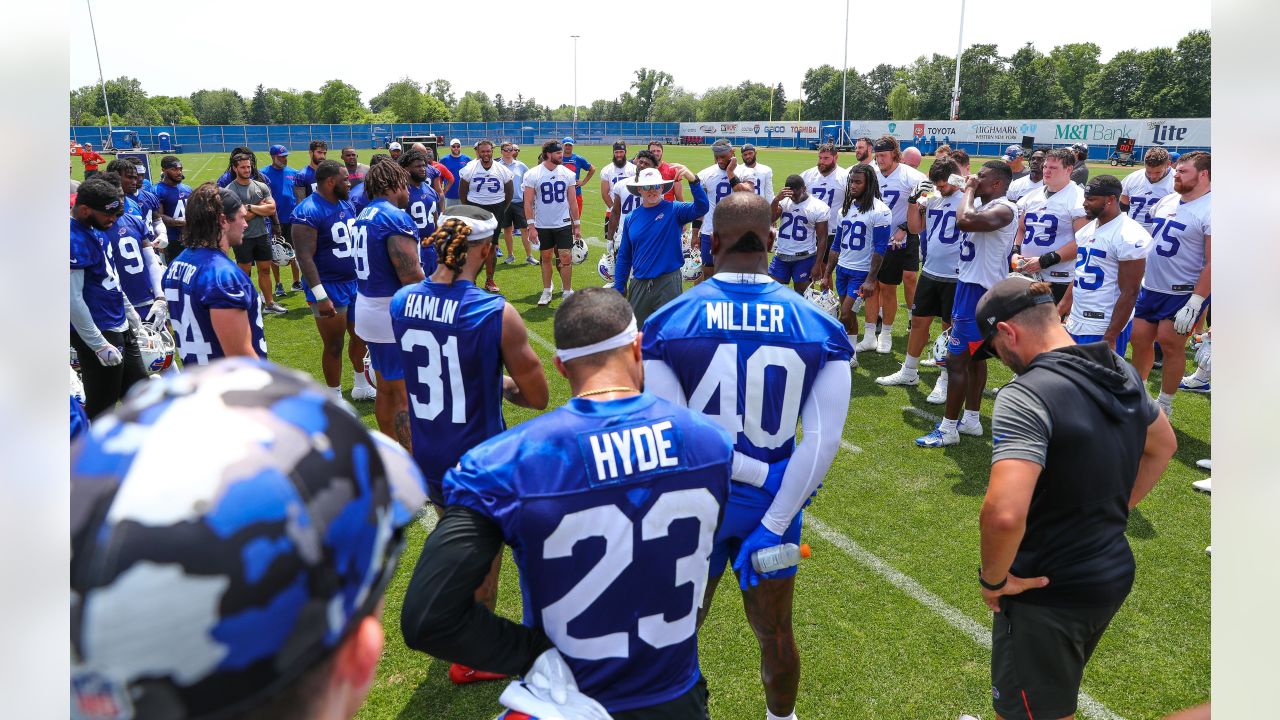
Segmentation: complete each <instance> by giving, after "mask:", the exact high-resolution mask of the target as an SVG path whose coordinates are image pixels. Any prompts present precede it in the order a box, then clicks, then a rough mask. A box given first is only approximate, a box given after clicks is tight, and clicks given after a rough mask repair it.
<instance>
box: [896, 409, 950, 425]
mask: <svg viewBox="0 0 1280 720" xmlns="http://www.w3.org/2000/svg"><path fill="white" fill-rule="evenodd" d="M902 409H903V410H904V411H906V412H909V413H911V414H912V415H915V416H916V417H920V418H924V419H925V420H928V421H929V422H935V423H939V422H942V418H940V417H938V416H937V415H934V414H933V413H931V412H929V411H928V410H921V409H920V408H918V407H916V406H914V405H903V406H902Z"/></svg>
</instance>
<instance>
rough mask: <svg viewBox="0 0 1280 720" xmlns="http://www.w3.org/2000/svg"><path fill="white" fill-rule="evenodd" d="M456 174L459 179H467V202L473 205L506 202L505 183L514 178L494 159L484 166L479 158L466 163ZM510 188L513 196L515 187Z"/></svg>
mask: <svg viewBox="0 0 1280 720" xmlns="http://www.w3.org/2000/svg"><path fill="white" fill-rule="evenodd" d="M458 176H459V177H460V178H461V180H466V181H467V202H470V203H472V204H474V205H497V204H499V203H503V202H506V200H507V189H506V185H507V183H509V182H513V181H514V179H515V176H514V175H512V174H511V171H510V170H508V169H507V167H506V166H505V165H503V164H502V163H500V162H498V161H497V160H494V161H493V162H492V163H490V164H489V167H488V168H486V167H485V166H484V165H483V164H482V163H481V162H480V158H476V159H475V160H472V161H471V162H469V163H467V164H466V166H465V167H463V168H462V170H461V171H459V172H458ZM461 180H460V181H459V182H461ZM511 190H512V193H513V195H512V197H513V198H514V197H515V195H514V192H515V188H514V187H512V188H511Z"/></svg>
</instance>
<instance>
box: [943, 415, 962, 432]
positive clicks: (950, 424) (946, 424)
mask: <svg viewBox="0 0 1280 720" xmlns="http://www.w3.org/2000/svg"><path fill="white" fill-rule="evenodd" d="M959 424H960V421H959V420H952V419H951V418H942V431H943V432H952V431H954V430H955V429H956V426H957V425H959Z"/></svg>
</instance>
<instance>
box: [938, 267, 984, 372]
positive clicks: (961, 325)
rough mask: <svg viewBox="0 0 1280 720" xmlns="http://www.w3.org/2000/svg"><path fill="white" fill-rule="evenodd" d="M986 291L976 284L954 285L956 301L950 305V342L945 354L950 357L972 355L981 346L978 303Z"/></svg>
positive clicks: (961, 282)
mask: <svg viewBox="0 0 1280 720" xmlns="http://www.w3.org/2000/svg"><path fill="white" fill-rule="evenodd" d="M986 292H987V289H986V288H984V287H982V286H981V285H978V284H977V283H968V282H965V281H963V280H961V281H959V282H957V283H956V299H955V300H954V301H953V302H952V305H951V342H949V343H947V352H950V353H951V354H952V355H964V354H965V353H972V352H973V351H974V350H977V349H978V348H979V347H980V346H981V345H982V340H983V338H982V333H980V332H978V301H979V300H981V299H982V295H983V294H984V293H986Z"/></svg>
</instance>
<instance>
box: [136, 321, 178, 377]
mask: <svg viewBox="0 0 1280 720" xmlns="http://www.w3.org/2000/svg"><path fill="white" fill-rule="evenodd" d="M138 351H139V352H141V353H142V364H143V366H144V367H146V368H147V372H148V373H151V374H155V373H158V372H160V371H161V370H164V369H165V368H167V367H169V366H170V365H172V364H173V353H174V343H173V335H171V334H169V329H168V328H167V327H164V326H161V327H159V328H157V327H155V326H153V325H150V324H147V323H143V324H142V337H140V338H138Z"/></svg>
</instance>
